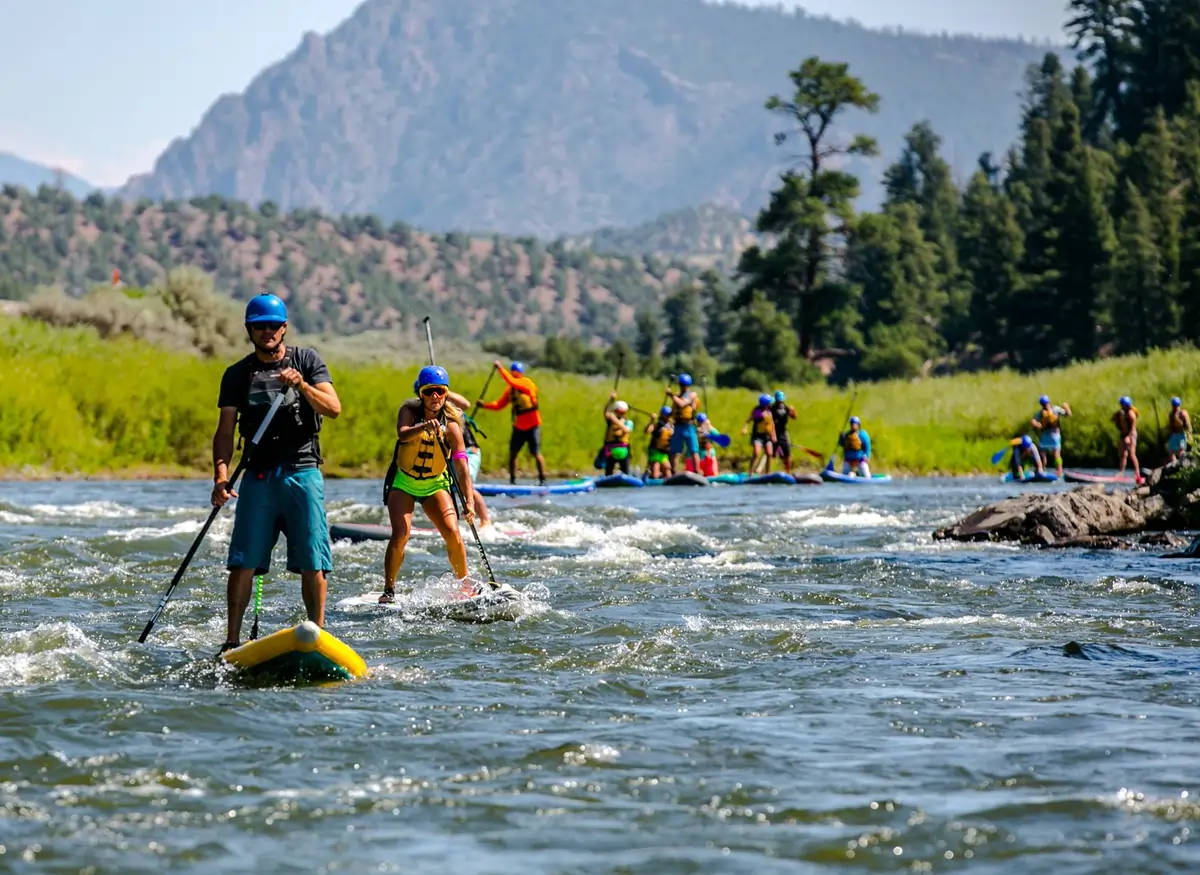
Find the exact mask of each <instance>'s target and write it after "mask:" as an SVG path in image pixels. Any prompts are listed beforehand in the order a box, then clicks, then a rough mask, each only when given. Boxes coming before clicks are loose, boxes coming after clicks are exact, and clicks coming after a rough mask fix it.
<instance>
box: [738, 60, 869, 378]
mask: <svg viewBox="0 0 1200 875" xmlns="http://www.w3.org/2000/svg"><path fill="white" fill-rule="evenodd" d="M789 77H790V78H791V80H792V84H793V86H794V88H795V91H794V93H793V96H792V97H791V99H788V100H785V99H783V98H781V97H779V96H777V95H776V96H772V97H771V98H770V99H768V100H767V104H766V106H767V109H768V110H769V111H771V112H773V113H777V114H779V115H782V116H784V117H785V118H787V119H789V120H790V121H793V122H795V124H796V126H797V130H794V131H789V132H783V133H780V134H776V137H775V139H776V142H777V143H784V142H786V141H787V140H789V139H792V138H794V137H797V138H799V139H800V140H801V142H802V144H803V146H804V148H805V150H806V151H805V153H804V154H802V155H801V162H802V168H801V169H797V170H791V171H788V172H787V173H785V174H784V175H783V178H782V180H781V185H780V187H779V188H778V189H776V190H775V191H774V192H773V193H772V194H771V199H770V202H769V203H768V205H767V206H766V208H765V209H763V210H762V212H760V213H759V216H758V222H757V227H758V230H759V232H761V233H763V234H769V235H771V236H772V237H773V238H774V239H775V240H776V245H774V246H772V247H770V248H768V249H765V250H764V249H762V248H760V247H757V246H754V247H751V248H750V249H749V250H747V251H746V252H745V253H743V256H742V260H741V262H740V263H739V265H738V275H739V277H740V278H741V279H742V280H743V285H742V289H741V292H740V293H739V295H738V298H737V305H738V306H739V307H746V306H748V305H749V304H750V302H751V301H752V299H753V295H754V293H755V292H761V293H762V294H763V295H764V296H765V297H766V299H767V300H768V301H771V302H772V303H774V304H775V305H776V306H777V307H778V308H779V309H781V310H782V311H783V312H784V313H786V314H787V315H788V316H789V317H790V318H791V320H792V324H793V325H794V326H795V330H796V333H797V334H798V335H799V340H800V354H801V355H802V356H805V357H808V356H809V355H810V354H811V353H812V350H813V348H814V346H815V345H816V343H817V342H818V336H817V335H818V331H819V330H820V327H821V326H822V325H823V324H827V323H828V320H829V317H830V314H831V313H834V312H838V311H840V310H841V309H842V308H843V307H844V303H845V302H844V301H843V300H839V299H838V298H837V297H836V296H835V295H833V294H832V290H834V289H836V288H838V286H836V285H832V284H830V283H828V282H827V275H826V273H827V268H828V266H829V261H830V256H831V238H832V237H833V236H834V235H837V234H844V233H845V231H846V230H847V229H848V227H849V225H850V222H851V220H852V217H853V213H854V207H853V202H854V199H855V198H856V197H857V196H858V180H857V179H856V178H855V177H854V176H853V175H851V174H849V173H846V172H845V171H842V170H837V169H834V166H835V164H836V161H837V160H838V159H840V158H844V157H848V156H852V155H857V156H870V155H874V154H876V152H877V151H878V148H877V146H876V144H875V141H874V140H872V139H871V138H869V137H863V136H856V137H854V138H853V140H851V142H850V145H849V146H847V147H844V148H843V147H840V146H837V145H835V144H834V143H833V142H831V137H832V133H833V128H832V126H833V125H834V123H835V121H837V120H838V118H839V117H840V116H842V115H843V114H844V113H846V112H847V111H848V110H851V109H862V110H866V111H868V112H875V111H876V110H877V109H878V106H879V96H878V95H877V94H874V93H872V92H871V91H869V90H867V88H866V86H864V85H863V83H862V82H861V81H860V80H859V79H857V78H855V77H854V76H851V75H850V72H849V65H847V64H837V63H826V62H824V61H821V60H820V59H819V58H815V57H812V58H808V59H807V60H805V61H804V63H803V64H801V65H800V67H799V68H798V69H796V70H793V71H792V72H791V73H790V74H789Z"/></svg>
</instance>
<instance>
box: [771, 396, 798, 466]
mask: <svg viewBox="0 0 1200 875" xmlns="http://www.w3.org/2000/svg"><path fill="white" fill-rule="evenodd" d="M771 418H772V419H774V420H775V453H774V455H775V458H777V459H782V460H783V464H784V466H785V468H786V469H787V472H788V473H789V474H791V473H792V439H791V437H790V436H789V435H788V421H789V420H792V419H795V418H796V408H795V407H793V406H792V405H790V404H788V403H787V396H786V395H784V394H783V392H776V393H775V401H774V402H773V403H772V404H771Z"/></svg>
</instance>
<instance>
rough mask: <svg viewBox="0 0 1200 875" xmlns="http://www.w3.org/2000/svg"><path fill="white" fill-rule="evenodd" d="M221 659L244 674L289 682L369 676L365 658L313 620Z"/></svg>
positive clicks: (274, 634) (244, 645) (243, 647)
mask: <svg viewBox="0 0 1200 875" xmlns="http://www.w3.org/2000/svg"><path fill="white" fill-rule="evenodd" d="M221 658H222V659H224V660H225V661H226V662H227V663H229V664H230V665H232V666H235V667H236V668H238V669H239V670H241V671H243V672H249V673H254V674H266V675H270V676H274V677H279V678H286V679H288V680H298V681H343V680H352V679H353V678H360V677H364V676H365V675H366V674H367V664H366V663H365V662H363V660H362V657H361V656H359V655H358V654H357V653H355V652H354V650H353V649H352V648H351V647H350V646H349V645H347V644H344V643H343V642H341V641H339V640H338V639H337V638H335V637H334V636H333V635H332V634H330V633H329V632H326V631H325V630H324V629H322V628H321V627H320V626H318V625H317V624H316V623H314V622H313V621H312V620H305V621H304V622H303V623H301V624H300V625H298V626H294V627H292V628H291V629H280V630H279V631H278V632H272V633H271V634H270V635H268V636H267V637H266V638H259V639H258V640H257V641H247V642H246V643H245V644H243V645H242V646H241V647H235V648H234V649H233V650H227V651H225V652H224V653H222V654H221Z"/></svg>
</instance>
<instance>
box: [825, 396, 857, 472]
mask: <svg viewBox="0 0 1200 875" xmlns="http://www.w3.org/2000/svg"><path fill="white" fill-rule="evenodd" d="M857 400H858V393H857V392H855V393H854V394H853V395H851V396H850V406H849V407H847V408H846V415H845V416H843V417H842V422H849V421H850V414H851V413H853V412H854V402H855V401H857ZM841 445H842V427H841V425H839V426H838V436H837V439H836V440H835V441H834V444H833V452H832V453H830V454H829V467H830V468H832V467H833V460H834V459H835V458H837V451H838V447H840V446H841Z"/></svg>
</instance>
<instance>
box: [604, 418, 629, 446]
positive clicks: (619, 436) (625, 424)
mask: <svg viewBox="0 0 1200 875" xmlns="http://www.w3.org/2000/svg"><path fill="white" fill-rule="evenodd" d="M605 421H606V422H608V431H606V432H605V433H604V442H605V443H606V444H625V443H628V442H629V432H630V431H631V430H632V428H633V425H632V423H630V422H629V420H627V419H622V420H618V421H617V422H613V421H612V420H611V419H607V418H606V420H605Z"/></svg>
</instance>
